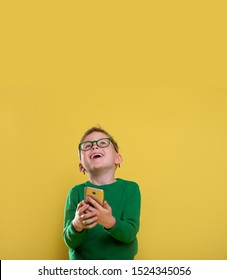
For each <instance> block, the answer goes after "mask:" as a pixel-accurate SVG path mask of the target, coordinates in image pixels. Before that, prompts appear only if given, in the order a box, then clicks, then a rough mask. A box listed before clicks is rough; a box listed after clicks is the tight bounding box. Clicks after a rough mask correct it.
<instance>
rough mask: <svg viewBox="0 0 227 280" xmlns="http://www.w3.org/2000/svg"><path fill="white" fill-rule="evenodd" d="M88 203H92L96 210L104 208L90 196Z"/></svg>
mask: <svg viewBox="0 0 227 280" xmlns="http://www.w3.org/2000/svg"><path fill="white" fill-rule="evenodd" d="M86 201H87V202H89V203H91V204H92V205H93V206H94V207H95V208H96V209H101V208H102V206H101V205H100V204H99V203H98V202H97V201H95V200H94V199H93V198H92V197H90V196H87V197H86Z"/></svg>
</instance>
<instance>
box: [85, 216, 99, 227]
mask: <svg viewBox="0 0 227 280" xmlns="http://www.w3.org/2000/svg"><path fill="white" fill-rule="evenodd" d="M97 219H98V218H97V216H95V217H92V218H90V219H86V220H84V221H83V226H84V227H86V226H90V225H91V224H93V223H95V222H97Z"/></svg>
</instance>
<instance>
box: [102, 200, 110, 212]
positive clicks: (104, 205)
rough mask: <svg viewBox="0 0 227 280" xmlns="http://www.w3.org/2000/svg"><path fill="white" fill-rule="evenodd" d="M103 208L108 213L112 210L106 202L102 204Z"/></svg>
mask: <svg viewBox="0 0 227 280" xmlns="http://www.w3.org/2000/svg"><path fill="white" fill-rule="evenodd" d="M103 208H105V209H106V210H109V211H111V210H112V209H111V207H110V205H109V204H108V203H107V201H106V200H105V201H104V202H103Z"/></svg>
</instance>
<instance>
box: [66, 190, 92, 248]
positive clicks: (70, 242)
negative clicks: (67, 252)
mask: <svg viewBox="0 0 227 280" xmlns="http://www.w3.org/2000/svg"><path fill="white" fill-rule="evenodd" d="M78 203H79V197H78V193H77V191H76V190H75V189H71V190H70V192H69V194H68V197H67V199H66V204H65V213H64V231H63V238H64V241H65V243H66V245H67V246H68V247H69V248H72V249H75V248H77V247H78V246H80V245H81V244H82V243H83V241H84V239H85V238H86V234H87V230H86V229H84V230H83V231H81V232H77V231H76V230H75V229H74V227H73V225H72V221H73V219H74V217H75V212H76V207H77V204H78Z"/></svg>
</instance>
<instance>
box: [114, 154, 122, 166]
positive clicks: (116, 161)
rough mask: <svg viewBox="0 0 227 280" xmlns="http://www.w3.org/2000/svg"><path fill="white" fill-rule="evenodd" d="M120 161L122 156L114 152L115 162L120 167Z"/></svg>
mask: <svg viewBox="0 0 227 280" xmlns="http://www.w3.org/2000/svg"><path fill="white" fill-rule="evenodd" d="M122 161H123V159H122V156H121V155H120V154H116V158H115V164H116V165H117V166H119V167H120V165H121V163H122Z"/></svg>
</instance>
